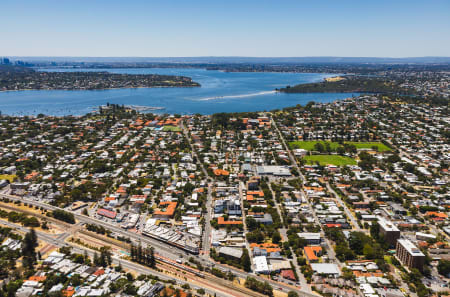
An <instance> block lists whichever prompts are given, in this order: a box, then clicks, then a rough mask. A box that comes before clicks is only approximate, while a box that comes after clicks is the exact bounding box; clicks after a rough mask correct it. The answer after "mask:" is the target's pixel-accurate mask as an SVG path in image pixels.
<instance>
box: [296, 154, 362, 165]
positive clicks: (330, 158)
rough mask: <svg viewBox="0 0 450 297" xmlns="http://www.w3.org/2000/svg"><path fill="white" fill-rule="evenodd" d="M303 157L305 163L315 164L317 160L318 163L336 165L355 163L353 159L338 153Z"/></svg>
mask: <svg viewBox="0 0 450 297" xmlns="http://www.w3.org/2000/svg"><path fill="white" fill-rule="evenodd" d="M304 159H305V160H306V163H307V164H316V162H319V164H320V165H328V164H333V165H336V166H345V165H356V164H357V162H356V160H355V159H353V158H350V157H346V156H339V155H312V156H305V157H304Z"/></svg>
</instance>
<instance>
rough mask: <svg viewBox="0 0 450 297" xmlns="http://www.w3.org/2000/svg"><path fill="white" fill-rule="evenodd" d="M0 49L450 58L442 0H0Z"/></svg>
mask: <svg viewBox="0 0 450 297" xmlns="http://www.w3.org/2000/svg"><path fill="white" fill-rule="evenodd" d="M0 56H80V57H196V56H248V57H306V56H341V57H421V56H447V57H448V56H450V0H442V1H438V0H423V1H415V0H409V1H403V0H354V1H347V0H332V1H328V0H310V1H306V0H292V1H291V0H278V1H277V0H273V1H268V0H257V1H253V0H238V1H235V0H225V1H219V0H198V1H196V0H182V1H178V0H161V1H152V0H146V1H138V0H88V1H86V0H77V1H75V0H72V1H70V0H54V1H53V0H52V1H51V0H39V1H36V0H2V1H1V3H0Z"/></svg>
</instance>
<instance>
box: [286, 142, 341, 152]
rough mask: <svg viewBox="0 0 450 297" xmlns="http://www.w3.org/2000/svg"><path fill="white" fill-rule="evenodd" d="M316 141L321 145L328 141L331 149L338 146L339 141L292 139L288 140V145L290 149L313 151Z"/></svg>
mask: <svg viewBox="0 0 450 297" xmlns="http://www.w3.org/2000/svg"><path fill="white" fill-rule="evenodd" d="M318 142H320V143H322V144H323V146H325V144H326V143H329V144H330V147H331V149H332V150H335V149H336V148H337V147H338V146H339V143H337V142H332V141H316V140H307V141H292V142H289V147H290V148H291V149H304V150H307V151H313V150H314V145H316V143H318Z"/></svg>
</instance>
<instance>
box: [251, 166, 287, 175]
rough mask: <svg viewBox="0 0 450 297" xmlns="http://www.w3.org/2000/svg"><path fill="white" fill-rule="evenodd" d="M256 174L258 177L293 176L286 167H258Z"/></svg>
mask: <svg viewBox="0 0 450 297" xmlns="http://www.w3.org/2000/svg"><path fill="white" fill-rule="evenodd" d="M256 172H257V174H258V175H273V176H291V172H290V170H289V168H287V167H286V166H258V168H257V169H256Z"/></svg>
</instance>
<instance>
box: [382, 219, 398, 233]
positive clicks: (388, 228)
mask: <svg viewBox="0 0 450 297" xmlns="http://www.w3.org/2000/svg"><path fill="white" fill-rule="evenodd" d="M378 224H380V226H382V227H383V229H384V230H385V231H400V230H399V229H398V228H397V226H395V225H394V224H393V223H392V222H390V221H388V220H386V219H385V218H383V217H378Z"/></svg>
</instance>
